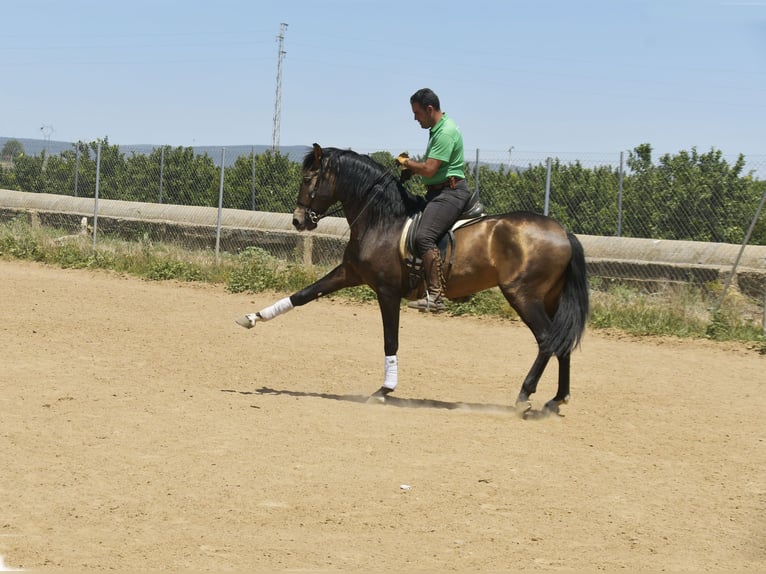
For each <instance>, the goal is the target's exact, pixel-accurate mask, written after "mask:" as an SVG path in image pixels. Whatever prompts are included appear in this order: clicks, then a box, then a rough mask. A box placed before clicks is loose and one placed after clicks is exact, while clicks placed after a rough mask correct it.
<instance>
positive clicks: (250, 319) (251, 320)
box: [234, 313, 258, 329]
mask: <svg viewBox="0 0 766 574" xmlns="http://www.w3.org/2000/svg"><path fill="white" fill-rule="evenodd" d="M257 317H258V316H257V315H256V314H255V313H248V314H247V315H242V316H241V317H239V318H238V319H235V320H234V322H235V323H236V324H237V325H239V326H240V327H244V328H245V329H252V328H253V327H255V320H256V319H257Z"/></svg>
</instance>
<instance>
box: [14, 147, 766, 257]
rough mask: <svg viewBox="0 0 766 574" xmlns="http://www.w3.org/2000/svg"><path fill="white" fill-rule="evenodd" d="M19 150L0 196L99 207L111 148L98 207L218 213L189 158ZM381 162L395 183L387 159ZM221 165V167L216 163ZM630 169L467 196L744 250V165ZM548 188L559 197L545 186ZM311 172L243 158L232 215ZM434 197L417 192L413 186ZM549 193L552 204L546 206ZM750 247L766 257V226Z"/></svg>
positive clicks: (541, 169)
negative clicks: (151, 206)
mask: <svg viewBox="0 0 766 574" xmlns="http://www.w3.org/2000/svg"><path fill="white" fill-rule="evenodd" d="M14 141H16V140H9V141H8V142H6V145H5V146H4V147H3V150H2V153H0V157H2V158H5V161H3V162H0V187H3V188H5V189H15V190H20V191H29V192H36V193H56V194H65V195H78V196H81V197H94V195H95V189H96V171H97V165H96V155H97V149H98V145H99V143H100V144H101V163H100V177H99V197H101V198H105V199H117V200H124V201H141V202H153V203H157V202H161V203H171V204H178V205H203V206H217V205H218V196H219V189H220V177H221V171H220V166H219V165H218V164H217V162H216V160H214V159H213V158H212V157H210V156H208V155H207V154H203V155H199V154H195V153H194V151H193V149H192V148H190V147H171V146H164V147H157V148H154V149H153V150H152V151H151V153H149V154H140V153H131V154H125V153H123V152H121V151H120V148H119V146H118V145H111V144H109V142H108V140H106V139H104V140H101V141H100V142H99V141H94V142H87V143H85V142H78V143H77V144H73V146H72V149H71V150H68V151H65V152H62V153H61V154H58V155H46V153H45V152H43V153H41V154H40V155H35V156H27V155H25V154H24V153H23V148H21V147H20V144H19V145H16V144H18V142H16V144H14V143H13V142H14ZM371 157H372V158H373V159H374V160H375V161H377V162H378V163H379V164H381V165H382V166H383V167H385V168H386V169H389V170H391V171H392V172H394V173H395V161H394V157H393V156H392V155H391V154H390V153H389V152H386V151H380V152H375V153H373V154H371ZM218 163H220V162H218ZM626 165H627V169H626V170H624V172H623V173H621V170H620V168H619V166H609V165H603V166H594V167H586V166H584V165H583V164H582V163H581V162H580V161H575V162H569V163H563V162H561V161H559V160H558V159H552V160H551V163H550V175H549V170H548V165H547V164H546V163H540V164H530V165H527V166H523V167H511V166H504V165H499V166H492V165H486V164H481V163H480V164H479V169H478V173H477V171H476V169H475V166H474V165H467V166H466V167H467V169H466V172H467V179H468V184H469V186H470V187H471V188H472V189H473V188H475V187H476V184H477V178H478V187H479V189H480V193H481V198H482V201H483V203H484V205H485V207H486V210H487V213H490V214H492V213H502V212H506V211H513V210H529V211H535V212H540V213H542V212H543V211H544V209H545V207H546V205H547V207H548V213H549V214H550V215H551V216H552V217H554V218H555V219H557V220H558V221H560V222H561V223H562V224H563V225H564V226H565V227H567V228H568V229H569V230H571V231H573V232H574V233H582V234H589V235H600V236H614V235H618V234H619V235H622V236H626V237H646V238H655V239H681V240H693V241H711V242H724V243H741V242H742V241H743V239H744V236H745V234H746V232H747V230H748V228H749V226H750V224H751V222H752V220H753V217H754V215H755V213H756V210H757V208H758V205H759V203H760V201H761V198H762V197H763V194H764V190H766V181H763V180H760V179H758V178H756V177H754V176H753V174H752V173H746V172H745V158H744V156H743V155H740V156H739V157H738V158H737V160H736V161H735V162H734V163H732V164H730V163H729V162H727V161H726V159H725V158H724V157H723V154H722V152H721V151H719V150H716V149H711V150H710V151H708V152H705V153H700V152H698V151H697V149H696V148H692V149H691V150H689V151H681V152H679V153H677V154H673V155H671V154H665V155H663V156H661V157H659V158H658V159H657V160H656V161H655V160H654V158H653V157H652V148H651V145H649V144H642V145H639V146H638V147H636V148H634V149H633V150H631V151H630V152H628V157H627V161H626ZM548 181H549V185H547V182H548ZM300 182H301V165H300V163H299V162H295V161H292V160H291V159H290V158H289V157H288V156H287V155H283V154H281V153H279V151H267V152H264V153H261V154H249V155H241V156H239V157H237V158H236V160H235V161H234V163H233V164H232V165H230V166H228V167H226V169H225V170H224V185H223V206H224V207H227V208H233V209H245V210H257V211H271V212H278V213H291V212H292V211H293V209H294V207H295V198H296V194H297V190H298V187H299V185H300ZM405 185H406V186H407V187H408V189H409V190H410V191H411V192H413V193H419V194H422V193H424V191H425V190H424V186H423V185H422V183H421V182H420V181H419V180H418V178H414V179H413V180H411V181H409V182H407V183H406V184H405ZM546 187H548V189H549V190H550V195H549V196H548V198H547V200H546ZM750 243H751V244H754V245H766V215H764V214H761V217H760V218H759V220H758V221H757V223H756V225H755V227H754V229H753V233H752V236H751V238H750Z"/></svg>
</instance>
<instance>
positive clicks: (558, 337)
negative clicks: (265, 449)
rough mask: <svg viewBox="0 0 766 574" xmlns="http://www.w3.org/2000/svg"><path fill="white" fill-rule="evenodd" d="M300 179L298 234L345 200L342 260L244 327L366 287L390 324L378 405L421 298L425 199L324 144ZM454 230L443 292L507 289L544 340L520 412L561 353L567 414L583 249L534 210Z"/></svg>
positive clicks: (582, 314)
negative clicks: (403, 320) (418, 259)
mask: <svg viewBox="0 0 766 574" xmlns="http://www.w3.org/2000/svg"><path fill="white" fill-rule="evenodd" d="M302 178H303V179H302V182H301V184H300V189H299V192H298V198H297V201H296V207H295V210H294V212H293V220H292V223H293V226H294V227H295V229H296V230H298V231H311V230H314V229H316V228H317V226H318V224H319V222H320V221H321V219H322V218H323V217H325V216H326V215H327V213H328V211H329V209H330V208H331V207H332V206H334V205H335V204H336V203H338V202H339V203H340V205H341V207H342V210H343V213H344V215H345V218H346V220H347V222H348V225H349V240H348V243H347V245H346V247H345V250H344V253H343V258H342V261H341V263H340V264H339V265H338V266H337V267H335V268H334V269H333V270H332V271H330V272H329V273H327V274H326V275H325V276H324V277H322V278H321V279H319V280H317V281H316V282H315V283H312V284H311V285H309V286H307V287H305V288H303V289H301V290H300V291H297V292H295V293H293V294H292V295H290V296H289V297H285V298H283V299H280V300H279V301H277V302H275V303H274V304H273V305H270V306H269V307H266V308H265V309H262V310H261V311H259V312H256V313H249V314H246V315H244V316H242V317H240V318H238V319H236V322H237V323H238V324H240V325H241V326H243V327H245V328H252V327H254V326H255V325H256V323H258V322H261V321H268V320H271V319H273V318H274V317H276V316H278V315H281V314H283V313H285V312H287V311H290V310H292V309H293V308H295V307H300V306H302V305H305V304H306V303H309V302H311V301H314V300H316V299H318V298H319V297H321V296H323V295H329V294H331V293H334V292H336V291H338V290H340V289H344V288H347V287H354V286H359V285H368V286H369V287H370V288H371V289H372V290H373V291H374V293H375V295H376V296H377V300H378V306H379V308H380V314H381V317H382V320H383V346H384V354H385V360H384V381H383V385H382V386H381V387H380V388H379V389H378V390H377V391H375V392H374V393H373V394H372V395H371V398H372V397H375V398H376V399H377V400H380V401H382V402H384V401H385V397H386V395H388V394H389V393H391V392H392V391H393V390H394V389H395V388H396V386H397V384H398V360H397V351H398V348H399V319H400V308H401V301H402V299H403V298H404V299H410V300H411V299H414V298H416V297H417V296H418V290H417V289H415V290H413V288H412V283H411V280H410V274H411V269H410V268H409V267H408V265H407V263H406V261H405V260H404V259H403V257H402V255H401V252H400V244H401V243H402V232H403V230H404V228H405V227H406V226H408V223H409V222H410V221H411V218H413V217H414V216H415V215H417V214H418V212H419V211H421V210H422V208H423V199H422V198H421V197H419V196H416V195H414V194H411V193H410V192H409V191H408V190H407V189H406V188H405V187H404V186H403V185H402V182H401V180H399V179H397V178H396V177H395V176H394V175H393V174H392V173H391V172H390V171H389V170H387V169H386V168H384V167H383V166H381V165H380V164H378V163H377V162H375V161H374V160H372V159H371V158H370V157H368V156H366V155H360V154H358V153H356V152H354V151H352V150H342V149H337V148H325V149H323V148H322V147H321V146H319V145H318V144H314V146H313V149H312V150H311V151H309V152H308V153H307V154H306V156H305V158H304V160H303V172H302ZM453 233H454V246H453V247H452V248H451V253H450V256H449V257H450V264H449V266H448V273H447V277H446V283H445V290H444V291H445V292H444V295H445V296H446V297H447V298H448V299H458V300H459V299H464V298H467V297H469V296H470V295H472V294H475V293H478V292H479V291H483V290H486V289H490V288H494V287H498V288H499V289H500V291H501V292H502V294H503V295H504V296H505V299H506V300H507V301H508V303H509V304H510V306H511V307H512V308H513V309H514V310H515V311H516V313H517V314H518V316H519V317H520V318H521V320H522V321H523V322H524V324H525V325H526V326H527V327H528V328H529V329H530V330H531V331H532V334H533V335H534V338H535V340H536V342H537V357H536V358H535V360H534V363H533V364H532V366H531V368H530V369H529V372H528V373H527V375H526V377H525V378H524V380H523V383H522V385H521V390H520V391H519V395H518V397H517V399H516V404H515V406H514V408H515V410H516V411H517V412H519V413H520V414H521V415H522V416H525V413H527V412H528V411H530V409H531V401H530V397H531V396H532V395H533V394H534V393H535V392H536V390H537V385H538V382H539V380H540V377H541V376H542V374H543V371H544V370H545V368H546V366H547V365H548V362H549V360H550V358H551V357H553V356H555V357H556V358H557V359H558V367H559V369H558V389H557V392H556V395H555V396H554V397H553V398H552V399H551V400H549V401H548V402H546V403H545V406H544V410H543V411H542V412H543V413H547V414H560V405H562V404H565V403H567V402H568V401H569V394H570V356H571V353H572V351H573V350H574V349H575V348H577V347H578V346H579V344H580V341H581V338H582V335H583V332H584V330H585V326H586V322H587V318H588V305H589V294H588V284H587V277H586V267H585V254H584V251H583V247H582V245H581V243H580V242H579V240H578V239H577V237H576V236H575V235H574V234H572V233H570V232H568V231H566V230H565V229H564V228H563V227H562V225H561V224H559V223H558V222H556V221H555V220H554V219H552V218H550V217H547V216H544V215H540V214H536V213H532V212H526V211H515V212H509V213H505V214H500V215H484V216H481V217H479V218H478V219H475V220H472V221H471V222H470V224H468V225H465V226H463V227H459V228H457V229H456V230H455V231H454V232H453ZM421 289H422V288H421ZM420 292H421V293H422V290H421V291H420Z"/></svg>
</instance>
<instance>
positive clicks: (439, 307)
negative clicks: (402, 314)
mask: <svg viewBox="0 0 766 574" xmlns="http://www.w3.org/2000/svg"><path fill="white" fill-rule="evenodd" d="M423 271H425V274H426V296H425V298H423V299H418V300H417V301H412V302H411V303H408V304H407V307H409V308H410V309H418V310H420V311H430V312H431V313H439V312H441V311H445V310H446V309H447V307H446V306H445V305H444V301H442V291H443V290H444V287H443V282H444V279H443V278H444V276H443V275H442V258H441V255H439V250H438V249H436V248H433V249H429V250H428V251H426V252H425V253H424V254H423Z"/></svg>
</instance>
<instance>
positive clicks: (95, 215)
mask: <svg viewBox="0 0 766 574" xmlns="http://www.w3.org/2000/svg"><path fill="white" fill-rule="evenodd" d="M100 180H101V142H98V149H97V150H96V192H95V194H94V196H93V197H94V199H95V201H94V202H93V250H94V251H95V250H96V235H97V231H98V186H99V183H100Z"/></svg>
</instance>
